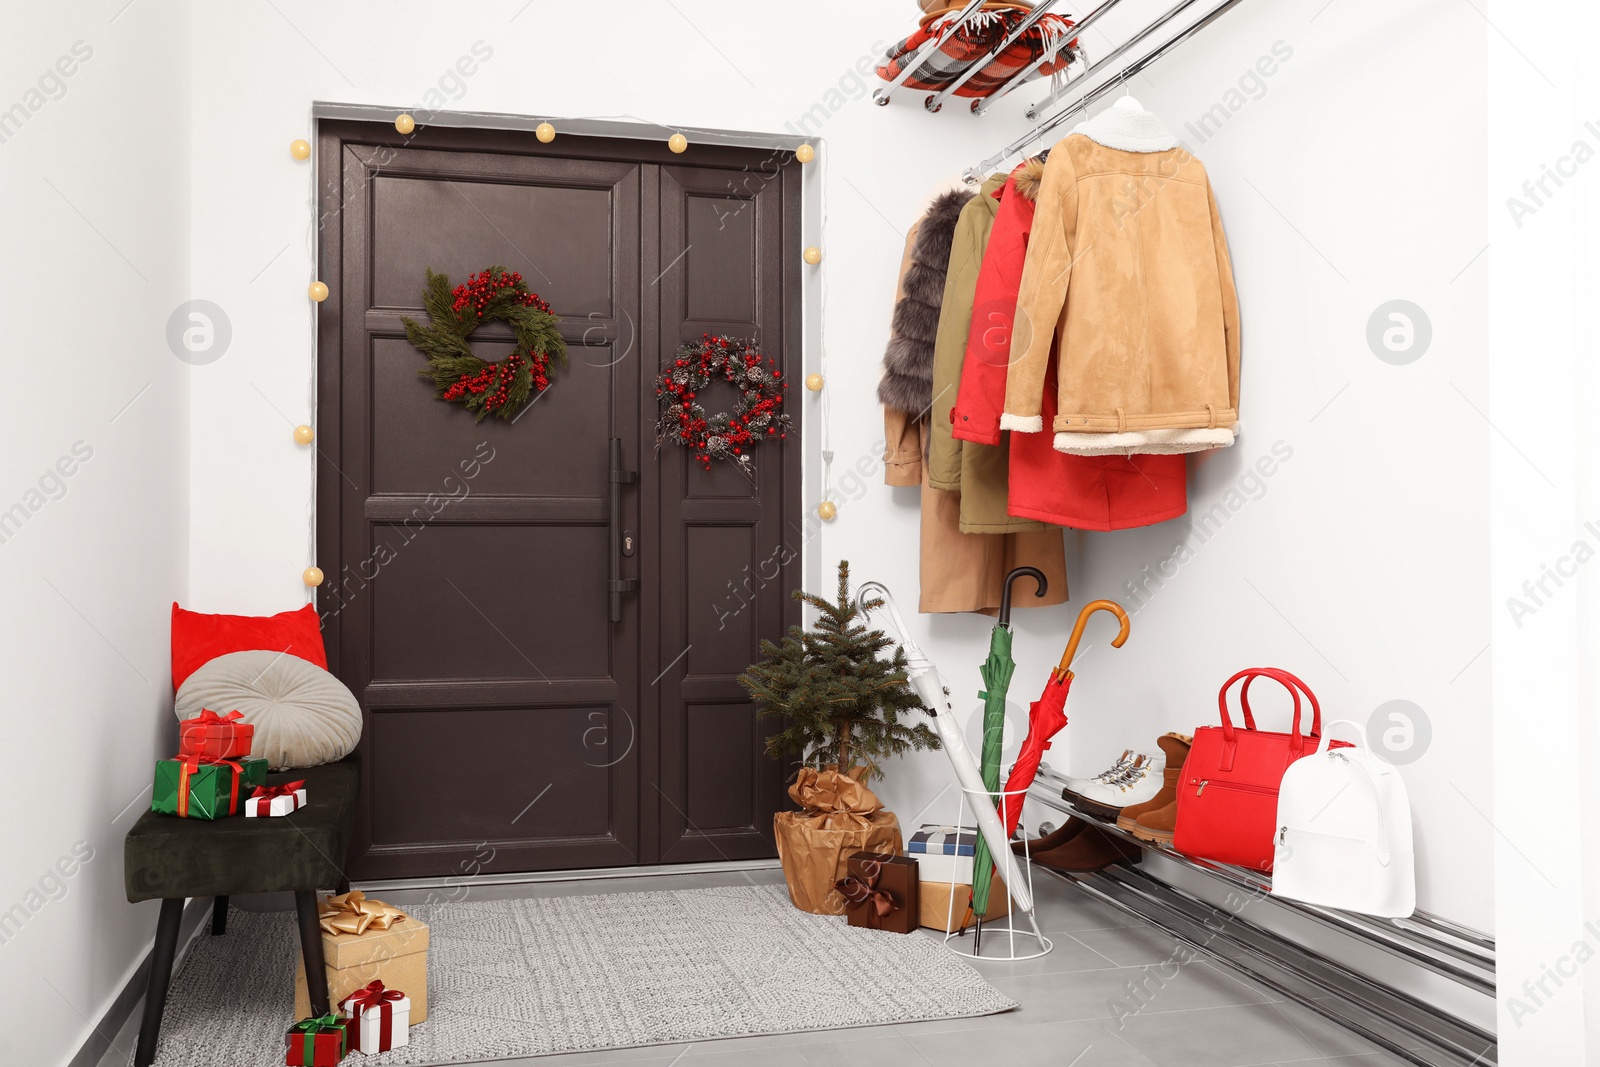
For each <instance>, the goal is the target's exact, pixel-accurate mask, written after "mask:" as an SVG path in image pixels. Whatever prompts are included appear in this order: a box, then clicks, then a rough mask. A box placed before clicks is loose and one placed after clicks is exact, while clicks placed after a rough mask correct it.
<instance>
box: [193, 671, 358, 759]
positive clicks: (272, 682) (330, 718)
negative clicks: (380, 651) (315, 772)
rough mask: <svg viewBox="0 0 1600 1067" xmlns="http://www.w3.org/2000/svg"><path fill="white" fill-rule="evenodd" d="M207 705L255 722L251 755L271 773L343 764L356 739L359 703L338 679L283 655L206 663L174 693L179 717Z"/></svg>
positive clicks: (221, 713) (221, 712)
mask: <svg viewBox="0 0 1600 1067" xmlns="http://www.w3.org/2000/svg"><path fill="white" fill-rule="evenodd" d="M206 708H209V709H211V710H212V711H214V712H216V713H217V714H219V715H226V714H227V713H228V712H230V711H235V710H237V711H238V712H240V713H241V714H242V715H243V716H244V721H245V722H248V723H254V724H255V728H256V732H255V740H254V742H253V743H252V744H251V746H250V755H252V756H256V757H259V758H264V759H266V760H267V761H268V763H269V764H270V765H271V767H272V769H273V770H275V771H281V770H288V769H291V768H295V767H315V766H317V765H319V764H323V763H332V762H334V761H335V760H341V759H344V757H346V756H348V755H349V754H350V752H351V751H352V750H353V749H354V748H355V747H356V742H358V741H360V740H361V706H360V705H359V704H357V703H356V698H355V694H353V693H351V692H350V690H349V688H347V687H346V686H345V684H344V683H343V682H341V681H339V679H337V678H335V677H334V676H333V675H331V674H329V673H328V672H327V671H325V670H323V669H322V668H321V667H318V666H317V665H316V664H315V663H308V662H307V661H305V660H303V659H301V658H300V657H298V656H291V655H289V654H287V653H285V652H230V653H228V654H227V655H226V656H218V657H217V658H216V659H214V660H210V661H209V662H207V663H206V664H205V665H204V666H203V667H201V668H200V669H199V670H197V671H195V672H194V673H193V674H191V675H190V676H189V677H188V678H187V679H185V680H184V683H183V686H182V687H181V688H180V689H179V690H178V696H177V702H176V710H177V713H178V718H179V719H192V718H194V717H195V716H197V715H199V714H200V712H201V711H202V710H204V709H206Z"/></svg>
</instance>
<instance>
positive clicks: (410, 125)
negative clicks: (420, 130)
mask: <svg viewBox="0 0 1600 1067" xmlns="http://www.w3.org/2000/svg"><path fill="white" fill-rule="evenodd" d="M394 128H395V129H397V130H399V131H400V132H401V133H403V134H409V133H410V132H411V131H412V130H414V129H416V128H417V120H416V119H414V118H412V117H411V116H410V115H401V116H400V117H399V118H397V119H395V120H394Z"/></svg>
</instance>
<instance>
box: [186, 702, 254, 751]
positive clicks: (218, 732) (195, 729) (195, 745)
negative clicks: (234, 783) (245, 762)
mask: <svg viewBox="0 0 1600 1067" xmlns="http://www.w3.org/2000/svg"><path fill="white" fill-rule="evenodd" d="M243 718H244V713H243V712H239V711H230V712H228V714H226V715H218V714H217V713H216V712H214V711H212V710H210V709H209V708H207V709H205V710H203V711H201V712H200V714H199V715H198V716H196V717H195V718H193V719H184V720H183V721H181V722H179V723H178V753H179V754H180V755H184V756H214V757H216V758H217V759H237V758H238V757H240V756H248V755H250V746H251V744H252V743H254V741H255V736H256V728H255V725H254V724H253V723H248V722H242V721H241V720H242V719H243Z"/></svg>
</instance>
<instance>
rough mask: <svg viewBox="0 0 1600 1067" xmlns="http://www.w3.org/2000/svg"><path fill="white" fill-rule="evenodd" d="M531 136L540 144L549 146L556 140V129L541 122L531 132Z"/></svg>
mask: <svg viewBox="0 0 1600 1067" xmlns="http://www.w3.org/2000/svg"><path fill="white" fill-rule="evenodd" d="M533 135H534V136H535V137H537V138H539V141H540V143H541V144H549V143H550V142H551V141H554V140H555V139H556V128H555V127H554V126H552V125H550V124H549V123H548V122H541V123H539V128H538V129H536V130H534V131H533Z"/></svg>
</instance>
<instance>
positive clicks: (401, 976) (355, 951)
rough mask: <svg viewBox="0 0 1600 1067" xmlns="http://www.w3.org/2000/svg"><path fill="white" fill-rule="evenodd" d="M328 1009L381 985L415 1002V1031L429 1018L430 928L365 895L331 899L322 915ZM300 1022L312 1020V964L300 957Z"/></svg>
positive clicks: (296, 1007)
mask: <svg viewBox="0 0 1600 1067" xmlns="http://www.w3.org/2000/svg"><path fill="white" fill-rule="evenodd" d="M317 918H318V920H319V921H320V923H321V925H322V957H323V962H324V963H325V964H326V965H327V971H328V1003H329V1005H330V1006H331V1007H332V1008H333V1009H334V1010H335V1011H337V1010H338V1004H339V1002H340V1001H341V1000H343V999H344V998H345V997H347V996H349V995H350V994H351V993H354V992H355V991H356V990H358V989H362V988H365V987H366V985H367V983H369V982H372V981H374V980H377V981H381V982H382V983H383V984H384V985H385V986H386V987H388V988H389V989H398V990H400V992H402V993H404V994H405V995H406V996H408V997H410V998H411V1025H412V1026H415V1025H417V1024H418V1023H420V1022H424V1021H426V1020H427V1018H428V924H427V923H424V922H421V921H419V920H418V919H417V918H416V917H414V916H411V915H407V914H406V913H405V912H403V911H401V910H400V909H399V908H397V907H394V906H393V905H391V904H385V903H384V902H383V901H381V900H369V899H367V896H366V894H364V893H362V892H361V890H359V889H352V890H351V891H350V892H348V893H343V894H340V895H339V896H334V897H329V898H328V899H326V900H324V901H323V902H322V904H321V907H320V908H319V910H318V914H317ZM294 1010H295V1018H297V1019H304V1018H307V1017H308V1016H310V1014H311V996H310V994H309V993H308V992H307V990H306V964H305V960H304V958H302V957H301V956H300V954H299V953H295V978H294Z"/></svg>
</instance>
